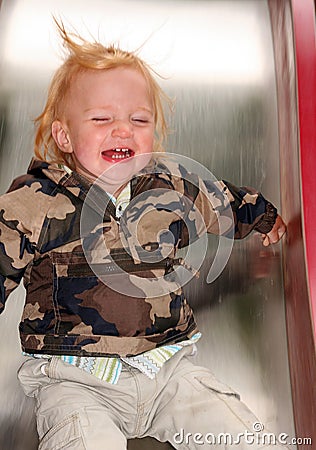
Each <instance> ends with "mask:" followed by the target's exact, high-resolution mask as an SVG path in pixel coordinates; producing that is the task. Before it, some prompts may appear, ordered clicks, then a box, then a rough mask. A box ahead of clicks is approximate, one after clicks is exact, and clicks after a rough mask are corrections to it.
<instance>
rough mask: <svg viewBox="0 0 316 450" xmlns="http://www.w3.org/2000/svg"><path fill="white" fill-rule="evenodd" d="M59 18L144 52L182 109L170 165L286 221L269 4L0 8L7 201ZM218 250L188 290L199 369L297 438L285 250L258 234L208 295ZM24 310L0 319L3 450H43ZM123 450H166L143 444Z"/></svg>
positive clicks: (95, 0) (28, 152)
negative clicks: (183, 166)
mask: <svg viewBox="0 0 316 450" xmlns="http://www.w3.org/2000/svg"><path fill="white" fill-rule="evenodd" d="M0 4H1V1H0ZM53 16H56V17H57V18H62V19H63V21H64V23H65V26H66V28H68V29H70V30H71V29H72V28H74V29H75V30H76V31H78V32H79V33H80V34H81V35H82V36H83V37H85V38H87V39H91V36H92V37H93V38H96V39H98V40H100V41H101V42H102V43H104V44H110V43H113V42H114V43H118V44H119V45H120V46H121V47H122V48H124V49H127V50H135V49H138V48H139V49H140V50H139V54H140V56H141V57H142V58H143V59H145V60H146V61H147V62H148V63H149V64H150V65H151V66H152V68H153V69H154V70H156V71H157V72H158V73H159V74H160V75H161V77H162V78H161V79H158V81H159V83H160V85H161V86H162V87H163V89H164V90H165V91H166V92H167V94H168V95H169V96H171V97H172V98H173V99H174V101H175V111H174V114H173V115H172V116H170V117H169V123H170V135H169V138H168V144H167V146H166V149H167V151H170V152H174V153H179V154H181V155H185V156H189V157H190V158H192V159H194V160H196V161H198V162H200V163H201V164H203V165H204V166H205V167H207V168H208V169H209V170H210V171H211V172H212V173H213V174H214V175H215V177H216V178H217V179H225V180H229V181H231V182H232V183H234V184H236V185H238V186H245V185H248V186H253V187H255V188H256V189H258V190H260V191H261V192H262V193H263V194H264V196H265V197H266V198H268V199H270V200H271V202H272V203H274V204H275V205H276V206H277V207H278V208H279V209H280V206H281V200H280V175H279V174H280V167H279V166H280V162H279V161H280V156H279V129H278V102H277V82H276V72H275V59H274V46H273V35H272V29H271V20H270V13H269V5H268V2H267V1H265V0H234V1H226V0H223V1H222V0H209V1H206V0H205V1H202V0H195V1H185V0H173V1H172V0H159V1H158V0H146V1H145V0H144V1H141V0H90V1H89V2H86V1H83V0H68V1H67V2H65V1H64V0H46V1H45V2H43V1H42V0H28V1H27V2H25V1H23V0H2V4H1V6H0V192H1V193H4V192H5V191H6V189H7V188H8V187H9V185H10V183H11V181H12V179H13V178H14V177H15V176H17V175H19V174H22V173H24V172H25V171H26V169H27V166H28V164H29V162H30V159H31V157H32V152H33V131H34V130H33V120H34V118H35V117H36V116H37V115H38V114H40V112H41V111H42V108H43V106H44V104H45V100H46V92H47V87H48V84H49V81H50V78H51V77H52V74H53V73H54V70H55V69H56V68H57V67H58V66H59V65H60V64H61V63H62V60H63V59H62V58H63V49H62V46H61V42H60V40H59V39H58V34H57V31H56V28H55V26H54V23H53ZM281 213H282V211H281ZM217 244H218V240H217V238H216V237H213V236H211V237H210V238H209V250H208V253H207V257H206V259H205V262H204V264H203V267H202V274H201V277H200V278H199V279H198V280H196V279H194V280H192V282H191V283H190V284H189V285H188V286H187V287H186V291H187V295H188V297H189V299H190V302H191V304H192V306H193V308H194V310H195V312H196V316H197V321H198V324H199V326H200V330H201V331H202V334H203V339H202V340H201V341H200V343H199V345H198V349H199V350H198V353H197V355H196V357H195V358H196V363H197V364H202V365H205V366H207V367H209V368H210V369H212V370H213V372H214V373H215V375H216V376H217V377H219V378H220V379H221V380H222V381H224V382H226V383H228V384H229V385H231V386H232V387H233V388H234V389H235V390H237V391H238V392H239V393H240V395H241V397H242V399H243V401H244V402H245V403H246V404H247V405H248V406H249V407H250V408H251V409H252V410H253V411H254V412H255V414H256V415H257V416H258V417H259V418H260V420H261V422H262V423H263V424H264V425H265V427H266V428H268V429H270V430H271V431H273V432H275V433H276V434H277V433H281V432H282V433H287V434H288V435H289V436H294V435H295V432H294V425H293V408H292V398H291V387H290V377H289V362H288V349H287V336H286V324H285V302H284V286H283V267H282V247H281V244H277V245H276V246H274V247H273V248H272V247H271V248H264V247H263V246H262V244H261V240H260V236H259V235H258V234H256V233H254V234H252V235H251V236H249V237H248V238H246V239H245V240H243V241H240V242H237V241H236V242H235V244H234V248H233V252H232V254H231V257H230V260H229V262H228V264H227V266H226V267H225V269H224V271H223V273H222V274H221V276H220V277H219V278H218V279H217V280H215V281H214V282H213V283H211V284H207V283H206V282H205V278H206V276H207V273H208V270H209V267H210V264H211V263H212V260H213V257H214V253H215V251H216V248H217ZM23 296H24V291H23V287H20V288H19V289H18V290H17V291H15V292H14V293H13V294H12V296H11V298H10V300H9V302H8V303H7V306H6V309H5V312H4V313H3V314H2V316H1V317H0V368H1V370H0V394H1V403H0V448H3V449H4V448H5V449H6V450H35V449H36V448H37V436H36V430H35V422H34V416H33V412H32V408H33V403H32V400H30V399H26V398H25V397H24V395H23V393H22V391H21V389H20V387H19V385H18V383H17V380H16V370H17V368H18V367H19V364H21V361H22V357H21V354H20V345H19V338H18V331H17V328H18V323H19V320H20V316H21V312H22V307H23V298H24V297H23ZM129 448H130V449H146V450H149V449H156V448H157V449H160V448H161V449H162V448H170V447H169V446H168V444H158V443H157V442H155V441H153V440H151V439H145V440H134V441H130V443H129ZM292 448H293V449H294V448H296V447H295V446H293V447H292Z"/></svg>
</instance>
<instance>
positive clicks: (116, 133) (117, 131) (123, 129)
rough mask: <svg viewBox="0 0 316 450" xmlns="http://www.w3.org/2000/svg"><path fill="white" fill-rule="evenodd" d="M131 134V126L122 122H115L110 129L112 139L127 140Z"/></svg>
mask: <svg viewBox="0 0 316 450" xmlns="http://www.w3.org/2000/svg"><path fill="white" fill-rule="evenodd" d="M131 134H132V128H131V124H130V123H129V122H127V121H124V120H117V121H115V123H114V126H113V129H112V136H113V137H121V138H127V137H130V136H131Z"/></svg>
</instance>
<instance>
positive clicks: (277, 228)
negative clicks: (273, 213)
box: [261, 215, 286, 247]
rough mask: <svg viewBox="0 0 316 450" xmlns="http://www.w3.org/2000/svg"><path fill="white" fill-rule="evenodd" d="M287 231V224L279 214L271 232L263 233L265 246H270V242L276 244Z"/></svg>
mask: <svg viewBox="0 0 316 450" xmlns="http://www.w3.org/2000/svg"><path fill="white" fill-rule="evenodd" d="M285 232H286V225H285V223H284V222H283V220H282V217H281V216H279V215H278V216H277V218H276V221H275V224H274V225H273V228H272V230H271V231H269V233H267V234H262V235H261V236H262V244H263V245H264V246H265V247H268V245H270V244H276V243H277V242H278V241H279V240H280V239H281V237H282V236H283V234H284V233H285Z"/></svg>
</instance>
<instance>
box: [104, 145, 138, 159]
mask: <svg viewBox="0 0 316 450" xmlns="http://www.w3.org/2000/svg"><path fill="white" fill-rule="evenodd" d="M101 155H102V158H103V159H105V160H106V161H110V162H119V161H123V160H126V159H128V158H131V157H132V156H134V155H135V152H134V151H133V150H131V149H130V148H113V149H111V150H105V151H103V152H102V153H101Z"/></svg>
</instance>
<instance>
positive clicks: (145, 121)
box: [132, 117, 149, 123]
mask: <svg viewBox="0 0 316 450" xmlns="http://www.w3.org/2000/svg"><path fill="white" fill-rule="evenodd" d="M132 122H137V123H149V120H148V119H143V118H141V117H133V118H132Z"/></svg>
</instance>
